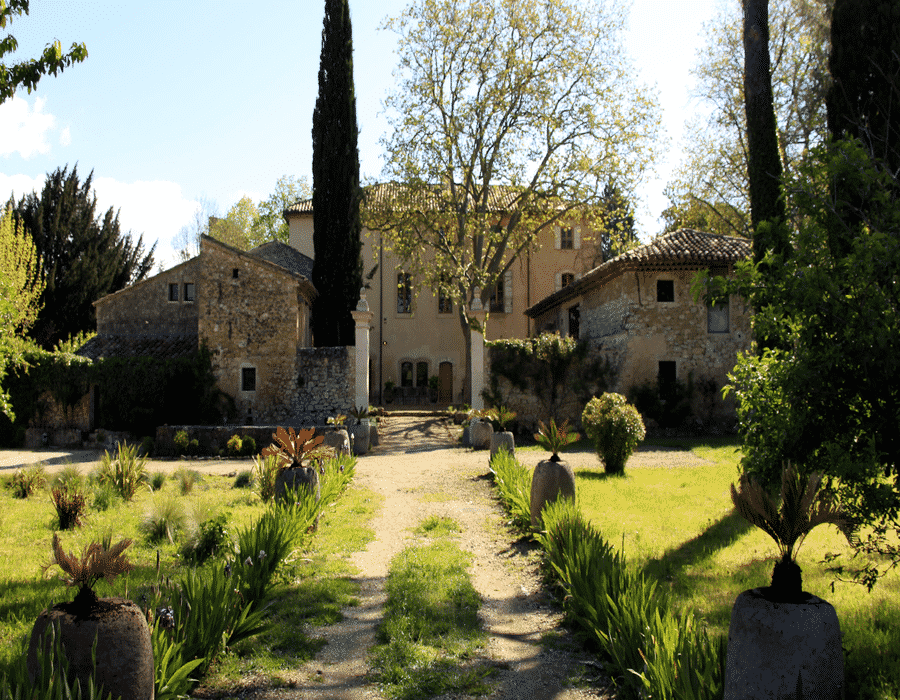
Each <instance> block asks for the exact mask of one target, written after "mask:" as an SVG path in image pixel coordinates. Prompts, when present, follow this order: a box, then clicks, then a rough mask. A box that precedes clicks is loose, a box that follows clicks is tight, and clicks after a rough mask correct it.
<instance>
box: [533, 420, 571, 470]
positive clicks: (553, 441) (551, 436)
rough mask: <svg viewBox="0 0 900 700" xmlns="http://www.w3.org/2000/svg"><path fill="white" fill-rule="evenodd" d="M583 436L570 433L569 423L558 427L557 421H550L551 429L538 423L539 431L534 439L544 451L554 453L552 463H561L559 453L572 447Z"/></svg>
mask: <svg viewBox="0 0 900 700" xmlns="http://www.w3.org/2000/svg"><path fill="white" fill-rule="evenodd" d="M580 437H581V436H580V435H579V434H578V433H575V432H569V421H568V419H567V420H564V421H563V422H562V425H559V426H557V425H556V421H555V420H553V419H552V418H551V419H550V425H549V427H548V426H547V425H546V424H545V423H544V421H540V422H539V423H538V431H537V432H536V433H535V434H534V439H535V440H536V441H537V443H538V444H539V445H540V446H541V447H543V448H544V449H547V450H549V451H550V452H552V453H553V455H552V456H551V457H550V461H551V462H559V461H560V457H559V452H560V450H561V449H562V448H563V447H565V446H566V445H570V444H572V443H573V442H575V441H576V440H578V438H580Z"/></svg>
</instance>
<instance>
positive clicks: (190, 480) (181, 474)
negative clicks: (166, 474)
mask: <svg viewBox="0 0 900 700" xmlns="http://www.w3.org/2000/svg"><path fill="white" fill-rule="evenodd" d="M172 478H173V479H175V481H177V482H178V488H179V489H180V490H181V495H182V496H186V495H187V494H189V493H190V492H191V491H193V490H194V485H195V484H196V483H197V482H198V481H200V474H199V473H198V472H197V471H196V470H194V469H185V468H184V467H181V468H180V469H176V470H175V473H174V474H172Z"/></svg>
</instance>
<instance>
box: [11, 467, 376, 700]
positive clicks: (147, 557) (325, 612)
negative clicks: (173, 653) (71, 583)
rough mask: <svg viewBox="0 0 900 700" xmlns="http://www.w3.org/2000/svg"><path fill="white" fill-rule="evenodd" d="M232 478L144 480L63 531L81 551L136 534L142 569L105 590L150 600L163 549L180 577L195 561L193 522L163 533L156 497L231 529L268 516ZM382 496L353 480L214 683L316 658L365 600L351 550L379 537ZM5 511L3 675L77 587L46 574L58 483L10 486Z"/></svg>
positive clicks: (285, 569) (209, 679)
mask: <svg viewBox="0 0 900 700" xmlns="http://www.w3.org/2000/svg"><path fill="white" fill-rule="evenodd" d="M232 481H233V479H230V478H228V477H224V476H206V477H205V480H204V484H203V485H204V488H203V489H196V488H195V489H194V490H193V491H192V492H191V493H189V494H188V495H186V496H182V495H180V489H179V488H177V487H175V488H171V487H169V488H166V489H164V490H163V492H162V493H152V492H150V491H149V490H148V489H141V490H137V491H136V492H135V494H134V497H133V500H132V501H130V502H129V501H125V500H122V499H121V498H110V499H108V502H105V503H103V504H102V505H104V506H105V510H104V509H98V508H96V507H91V508H90V509H89V511H88V515H87V518H86V521H85V524H84V526H83V527H82V528H79V529H76V530H72V531H66V532H60V533H59V534H60V538H61V540H62V542H63V546H64V548H65V549H66V550H67V551H70V550H75V551H81V548H82V547H83V546H84V544H86V543H88V542H90V541H92V540H99V539H101V538H102V537H103V535H104V534H105V533H107V532H110V533H112V535H113V539H114V540H117V539H119V538H122V537H130V538H132V539H133V540H134V544H133V545H132V546H131V547H130V548H129V550H128V556H129V559H130V561H131V562H132V563H133V564H134V565H135V568H134V570H133V571H132V572H130V573H129V574H127V575H123V576H120V577H119V578H118V579H117V580H116V581H115V582H114V583H113V584H107V583H106V582H105V581H100V582H99V583H98V584H97V586H96V590H97V593H98V595H100V596H101V597H104V596H113V595H117V596H125V597H128V598H131V599H132V600H134V601H135V602H138V604H141V602H142V598H143V597H144V596H145V595H148V594H149V593H150V590H151V586H152V585H153V583H155V581H156V580H157V573H156V561H157V553H158V555H159V560H160V572H161V575H162V577H163V578H166V577H168V578H170V579H172V580H173V581H174V580H177V579H178V578H180V576H181V575H182V574H183V573H184V572H185V571H186V570H187V569H186V564H185V562H184V561H183V560H182V559H181V557H180V555H179V550H180V548H181V545H182V544H183V542H182V541H181V540H182V539H184V538H185V537H186V533H185V532H180V533H178V532H176V534H175V536H174V541H173V542H169V541H168V539H167V538H166V537H165V536H163V539H162V541H160V542H158V543H153V542H152V541H151V540H150V539H149V538H148V537H147V536H146V535H144V534H143V533H142V531H141V529H140V526H141V523H142V521H143V520H144V517H145V515H146V514H147V512H148V510H150V509H151V504H152V503H154V502H155V501H156V499H158V498H160V497H162V498H171V499H172V500H173V502H175V503H178V504H179V505H181V506H182V511H183V512H185V513H193V514H194V519H198V518H199V519H205V518H207V517H209V516H210V515H212V514H219V513H224V514H225V515H226V517H227V523H228V529H229V532H231V533H234V532H236V531H237V530H238V529H239V528H242V527H245V526H247V525H248V524H249V523H250V521H251V520H256V519H258V518H259V516H260V515H261V513H262V512H263V505H262V504H261V502H260V500H259V498H258V497H257V496H255V495H253V494H251V493H249V492H248V490H247V489H246V488H237V489H236V488H233V487H232ZM113 490H114V487H113V488H111V489H110V491H113ZM90 500H91V499H89V501H90ZM380 505H381V500H380V497H379V496H377V495H376V494H373V493H371V492H368V491H365V490H361V489H356V488H353V487H352V485H351V487H350V488H349V489H347V491H345V493H344V494H343V495H342V496H341V497H340V498H335V499H332V500H331V502H330V503H329V504H328V505H327V506H326V508H325V510H324V513H323V514H322V517H321V518H320V520H319V527H318V530H317V531H316V533H315V535H314V536H312V537H311V538H307V539H308V540H309V541H308V543H307V544H306V546H305V548H304V549H303V550H302V551H299V550H298V551H295V552H294V554H293V555H292V556H291V557H289V558H288V560H287V561H286V562H285V563H284V564H283V565H282V566H281V567H280V568H279V569H278V571H277V572H276V574H275V580H276V585H275V598H276V602H275V603H274V604H273V605H272V607H271V608H270V609H269V611H268V612H269V619H270V621H271V622H272V627H271V629H269V630H268V631H267V632H266V633H265V634H263V635H260V636H259V637H255V638H251V639H248V640H245V641H244V642H241V643H239V644H238V645H236V647H235V648H234V649H231V650H229V652H228V654H227V655H226V656H225V657H223V658H222V659H220V661H218V662H217V663H216V664H214V665H213V667H212V668H211V669H210V671H209V673H208V674H207V675H206V677H205V678H204V686H205V689H206V690H207V691H208V692H209V693H211V694H213V695H215V694H217V693H219V692H220V691H222V692H225V693H226V694H227V690H225V689H227V688H228V687H229V686H231V685H234V684H235V682H236V679H237V677H238V676H240V675H242V674H244V673H252V674H253V679H252V680H253V683H254V684H256V685H260V686H267V685H268V686H279V685H282V684H284V683H285V678H286V677H287V675H289V674H287V671H285V669H290V668H295V667H296V666H297V665H298V664H300V663H302V662H303V661H306V660H308V659H309V658H311V656H312V655H313V654H314V653H315V651H316V650H317V649H318V648H319V647H320V646H321V644H322V642H321V641H320V640H319V639H318V635H316V634H315V632H314V628H315V626H318V625H323V624H330V623H332V622H334V621H335V620H337V619H339V618H340V614H341V612H340V610H341V608H342V607H344V606H345V605H352V604H353V603H354V602H355V595H356V585H355V583H354V582H353V581H352V580H351V579H350V576H351V575H352V574H353V573H355V572H354V570H353V569H352V567H351V565H350V564H349V563H348V561H347V557H348V556H349V555H350V554H351V553H353V552H355V551H358V550H359V549H362V548H364V547H365V545H366V544H367V543H368V542H369V541H370V540H371V539H372V538H373V537H374V533H373V532H372V531H371V529H369V528H368V527H367V524H368V522H369V520H370V519H371V518H372V516H373V514H374V513H375V512H376V511H377V509H378V508H379V507H380ZM0 513H2V514H3V522H4V523H5V524H6V525H9V524H10V523H13V522H14V523H15V524H16V526H15V528H11V527H3V528H0V676H2V675H3V674H4V673H5V672H6V671H7V670H8V669H9V668H10V667H11V665H12V664H15V663H17V661H18V659H19V658H20V657H21V656H22V654H23V653H24V649H25V646H26V645H27V641H28V637H29V635H30V633H31V628H32V625H33V624H34V621H35V619H36V618H37V616H38V614H39V613H40V612H41V610H43V609H44V608H46V607H48V606H51V605H53V604H54V603H57V602H61V601H65V600H71V599H72V597H73V596H74V593H75V591H74V590H72V589H67V588H66V587H65V585H64V584H63V583H62V582H61V581H59V580H58V579H57V578H56V577H55V576H53V574H52V573H50V572H48V578H44V577H43V576H42V565H43V564H45V563H46V562H47V561H48V559H49V557H50V542H51V539H52V536H53V532H54V529H53V528H54V527H55V521H56V512H55V509H54V507H53V505H52V503H51V502H50V497H49V493H48V492H47V491H44V490H39V491H36V492H35V493H34V494H33V495H32V496H31V497H30V498H27V499H17V498H14V493H13V491H12V490H6V489H4V490H2V491H0ZM286 674H287V675H286Z"/></svg>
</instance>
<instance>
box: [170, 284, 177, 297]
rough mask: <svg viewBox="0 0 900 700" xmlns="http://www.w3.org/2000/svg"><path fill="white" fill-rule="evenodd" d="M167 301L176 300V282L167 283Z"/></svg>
mask: <svg viewBox="0 0 900 700" xmlns="http://www.w3.org/2000/svg"><path fill="white" fill-rule="evenodd" d="M169 301H178V283H177V282H173V283H172V284H170V285H169Z"/></svg>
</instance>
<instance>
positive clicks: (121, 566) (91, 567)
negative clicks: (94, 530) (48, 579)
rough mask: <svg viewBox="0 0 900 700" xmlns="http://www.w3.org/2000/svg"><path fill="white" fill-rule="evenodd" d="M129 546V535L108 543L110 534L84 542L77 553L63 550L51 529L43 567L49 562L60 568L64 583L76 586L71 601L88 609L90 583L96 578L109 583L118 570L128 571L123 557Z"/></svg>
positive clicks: (91, 598) (91, 591)
mask: <svg viewBox="0 0 900 700" xmlns="http://www.w3.org/2000/svg"><path fill="white" fill-rule="evenodd" d="M130 546H131V540H130V539H127V538H126V539H123V540H121V541H120V542H117V543H116V544H111V537H109V536H106V537H104V539H103V541H102V542H91V543H90V544H87V545H85V547H84V549H83V550H82V552H81V556H80V557H79V556H78V555H76V554H75V553H74V552H69V553H68V554H67V553H66V551H65V550H64V549H63V547H62V543H61V542H60V541H59V535H57V534H56V533H54V534H53V545H52V556H51V557H50V561H49V562H48V563H47V565H46V566H45V567H44V571H45V572H46V571H47V569H49V568H50V567H51V566H58V567H59V568H60V569H62V574H61V575H60V578H61V579H62V580H63V581H65V582H66V585H67V586H78V587H79V589H78V593H77V594H76V595H75V599H74V601H73V603H75V605H76V606H78V607H79V608H83V609H90V608H91V607H92V606H93V605H94V604H95V603H96V602H97V594H96V593H95V592H94V586H95V585H96V583H97V582H98V581H99V580H100V579H106V582H107V583H112V582H113V581H114V580H115V579H116V577H117V576H118V575H119V574H123V573H125V572H127V571H131V569H132V565H131V564H130V563H129V561H128V559H127V558H126V557H125V550H126V549H128V547H130Z"/></svg>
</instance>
